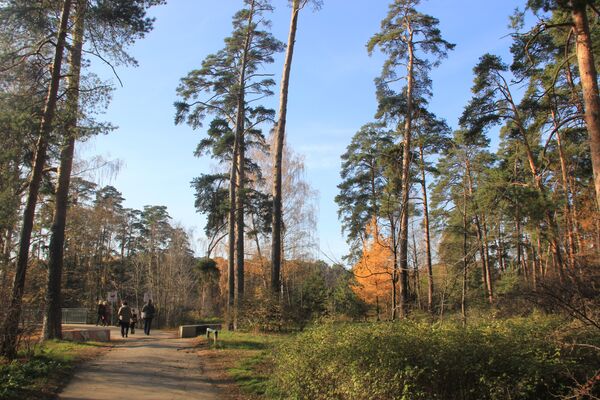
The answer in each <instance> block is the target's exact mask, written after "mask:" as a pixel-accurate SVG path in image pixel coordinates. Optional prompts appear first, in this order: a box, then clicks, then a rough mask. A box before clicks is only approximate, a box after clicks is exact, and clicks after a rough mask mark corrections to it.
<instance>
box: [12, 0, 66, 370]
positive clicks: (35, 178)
mask: <svg viewBox="0 0 600 400" xmlns="http://www.w3.org/2000/svg"><path fill="white" fill-rule="evenodd" d="M70 11H71V0H64V2H63V6H62V13H61V17H60V18H61V19H60V28H59V31H58V36H57V41H56V49H55V51H54V59H53V62H52V79H51V81H50V86H49V87H48V94H47V95H46V101H45V105H44V112H43V114H42V120H41V123H40V129H39V137H38V141H37V145H36V154H35V160H34V164H33V168H32V171H31V178H30V180H29V192H28V194H27V201H26V205H25V210H24V212H23V223H22V227H21V234H20V238H19V254H18V257H17V265H16V271H15V279H14V282H13V289H12V293H11V298H10V302H9V305H8V311H7V313H6V316H5V319H4V322H3V324H2V338H1V343H0V355H4V356H6V357H8V358H11V359H12V358H14V357H15V356H16V352H17V348H16V346H17V335H18V330H19V319H20V317H21V305H22V300H23V291H24V288H25V275H26V273H27V263H28V260H29V246H30V241H31V232H32V229H33V220H34V218H35V207H36V203H37V197H38V192H39V189H40V184H41V181H42V172H43V170H44V165H45V164H46V151H47V150H48V139H49V136H50V132H51V131H52V121H53V119H54V113H55V111H56V102H57V100H58V89H59V86H60V78H61V67H62V58H63V52H64V48H65V41H66V37H67V29H68V22H69V13H70Z"/></svg>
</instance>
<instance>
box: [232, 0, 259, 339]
mask: <svg viewBox="0 0 600 400" xmlns="http://www.w3.org/2000/svg"><path fill="white" fill-rule="evenodd" d="M254 5H255V2H254V0H252V1H251V2H250V12H249V14H248V27H247V29H248V30H247V32H246V37H245V39H244V50H243V53H242V60H241V63H240V70H239V74H240V76H239V91H238V93H237V105H236V108H237V115H236V123H235V139H234V142H235V143H234V147H236V146H237V153H236V150H235V149H234V159H237V174H236V177H235V178H236V179H235V181H232V182H231V184H232V185H235V186H237V189H236V190H237V191H236V193H235V196H234V197H232V198H231V200H230V201H231V204H232V205H233V211H234V214H233V216H234V218H233V219H232V222H234V221H235V227H234V235H235V240H233V241H232V242H231V243H230V246H232V247H235V263H236V270H237V287H235V292H236V295H235V296H234V299H230V302H231V301H233V303H234V304H233V306H234V312H233V316H234V318H233V319H234V320H233V327H234V328H235V327H236V326H235V325H236V324H237V314H238V312H239V307H240V306H241V305H242V302H243V299H244V198H245V193H244V178H245V176H244V175H245V174H244V171H245V168H246V165H245V162H244V159H245V154H244V134H245V121H246V68H248V58H249V56H250V45H251V43H252V35H253V29H252V20H253V18H254ZM230 217H232V214H231V213H230ZM230 229H231V228H230ZM230 236H231V232H230ZM229 253H230V255H232V256H233V249H230V251H229ZM231 272H232V273H231V275H230V277H229V280H230V291H233V290H232V288H231V280H232V279H235V278H234V274H233V271H231ZM234 285H235V283H234Z"/></svg>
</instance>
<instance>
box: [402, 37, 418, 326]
mask: <svg viewBox="0 0 600 400" xmlns="http://www.w3.org/2000/svg"><path fill="white" fill-rule="evenodd" d="M408 30H409V35H410V38H409V40H408V43H407V44H408V64H407V66H406V68H407V73H406V116H405V120H404V148H403V151H402V194H401V204H400V208H401V210H402V211H401V217H400V304H399V308H400V317H401V318H404V317H405V316H406V314H407V312H408V203H409V194H410V188H411V184H410V183H411V177H410V164H411V151H410V150H411V134H412V112H413V98H412V96H413V81H414V76H413V72H414V47H413V32H412V29H411V28H410V27H409V28H408Z"/></svg>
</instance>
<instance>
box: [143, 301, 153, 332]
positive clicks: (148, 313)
mask: <svg viewBox="0 0 600 400" xmlns="http://www.w3.org/2000/svg"><path fill="white" fill-rule="evenodd" d="M155 313H156V309H155V308H154V304H152V299H148V303H146V304H145V305H144V307H143V308H142V318H143V319H144V333H145V334H146V335H150V326H151V325H152V318H154V314H155Z"/></svg>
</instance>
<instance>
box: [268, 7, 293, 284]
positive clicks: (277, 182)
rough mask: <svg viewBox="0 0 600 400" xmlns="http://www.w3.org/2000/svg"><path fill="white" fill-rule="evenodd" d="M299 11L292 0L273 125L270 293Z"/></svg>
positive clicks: (277, 272)
mask: <svg viewBox="0 0 600 400" xmlns="http://www.w3.org/2000/svg"><path fill="white" fill-rule="evenodd" d="M299 13H300V0H293V2H292V19H291V21H290V31H289V35H288V43H287V49H286V52H285V61H284V64H283V74H282V76H281V88H280V90H281V92H280V95H279V119H278V121H277V126H276V127H275V137H274V144H275V152H274V153H273V217H272V229H273V231H272V236H271V290H272V292H273V293H274V294H277V293H279V290H280V286H281V227H282V224H283V207H282V202H283V198H282V192H281V175H282V162H283V144H284V142H285V124H286V117H287V101H288V89H289V84H290V72H291V69H292V58H293V56H294V44H295V42H296V28H297V26H298V15H299Z"/></svg>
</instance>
